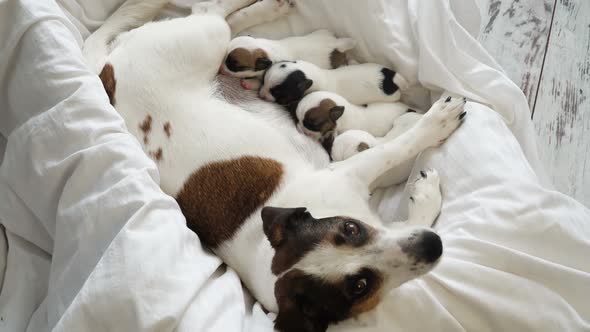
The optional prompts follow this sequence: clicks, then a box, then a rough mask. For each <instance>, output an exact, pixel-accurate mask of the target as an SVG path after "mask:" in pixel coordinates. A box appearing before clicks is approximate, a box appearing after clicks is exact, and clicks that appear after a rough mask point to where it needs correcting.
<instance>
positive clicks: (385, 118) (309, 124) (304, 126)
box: [295, 91, 416, 139]
mask: <svg viewBox="0 0 590 332" xmlns="http://www.w3.org/2000/svg"><path fill="white" fill-rule="evenodd" d="M406 112H416V111H414V110H413V109H411V108H409V107H408V106H407V105H405V104H403V103H401V102H393V103H371V104H366V105H363V106H357V105H354V104H351V103H349V102H348V101H347V100H346V99H345V98H343V97H342V96H340V95H337V94H335V93H333V92H327V91H316V92H312V93H310V94H308V95H306V96H305V97H303V99H301V101H300V102H299V104H298V105H297V109H296V111H295V117H296V121H297V129H298V130H299V131H300V132H302V133H304V134H306V135H307V136H310V137H313V138H315V139H320V138H322V137H325V136H326V135H328V134H331V133H332V134H334V136H338V135H340V134H341V133H343V132H345V131H347V130H351V129H358V130H363V131H366V132H368V133H369V134H371V135H374V136H378V137H382V136H385V135H386V134H387V133H388V132H389V131H390V130H391V128H392V126H393V122H394V121H395V119H397V118H398V117H399V116H400V115H402V114H404V113H406Z"/></svg>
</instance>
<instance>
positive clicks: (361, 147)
mask: <svg viewBox="0 0 590 332" xmlns="http://www.w3.org/2000/svg"><path fill="white" fill-rule="evenodd" d="M421 117H422V114H419V113H415V112H404V113H403V114H401V115H400V116H399V117H398V118H396V119H395V120H394V121H393V123H392V128H391V130H390V131H389V132H388V133H387V134H386V135H385V136H384V137H375V136H373V135H372V134H370V133H368V132H366V131H363V130H357V129H352V130H348V131H345V132H343V133H342V134H340V135H338V136H336V137H335V139H334V143H333V145H332V150H331V151H330V156H331V158H332V160H334V161H341V160H346V159H348V158H351V157H352V156H355V155H357V154H359V153H361V152H363V151H365V150H368V149H372V148H374V147H376V146H378V145H382V144H385V143H387V142H389V141H391V140H393V139H395V138H397V137H398V136H400V135H401V134H403V133H405V132H406V131H408V130H409V129H410V128H412V127H413V126H414V125H415V124H416V123H417V122H418V121H419V120H420V118H421ZM415 160H416V158H410V159H408V160H407V161H405V162H403V163H402V164H400V165H398V166H396V167H394V168H392V169H390V170H389V171H387V172H386V173H384V174H383V175H381V176H380V177H379V178H377V180H375V182H373V183H372V184H371V187H370V189H371V191H372V190H373V189H376V188H387V187H389V186H391V185H395V184H400V183H402V182H404V181H406V180H407V179H408V177H409V176H410V173H411V172H412V167H413V166H414V162H415Z"/></svg>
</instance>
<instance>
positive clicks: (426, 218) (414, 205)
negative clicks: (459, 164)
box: [408, 169, 442, 227]
mask: <svg viewBox="0 0 590 332" xmlns="http://www.w3.org/2000/svg"><path fill="white" fill-rule="evenodd" d="M441 204H442V195H441V192H440V177H439V175H438V172H437V171H436V170H434V169H429V170H422V171H420V174H419V176H418V178H417V179H416V180H415V181H414V183H412V184H411V185H410V202H409V206H408V223H410V224H412V225H416V226H424V227H431V226H432V225H433V224H434V221H435V220H436V217H438V215H439V213H440V208H441Z"/></svg>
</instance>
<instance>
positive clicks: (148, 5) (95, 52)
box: [83, 0, 170, 73]
mask: <svg viewBox="0 0 590 332" xmlns="http://www.w3.org/2000/svg"><path fill="white" fill-rule="evenodd" d="M169 1H170V0H127V1H125V3H123V4H122V5H121V7H119V8H118V9H117V10H116V11H115V12H114V13H113V14H112V15H111V16H110V17H109V18H108V19H107V20H106V21H105V22H104V24H103V25H102V26H101V27H100V28H98V30H96V31H95V32H94V33H93V34H92V35H90V36H89V37H88V38H87V39H86V41H85V42H84V50H83V53H84V57H85V58H86V63H87V64H88V66H89V67H90V68H92V70H93V71H94V72H96V73H99V72H100V71H101V70H102V67H103V66H104V64H105V60H106V58H107V56H108V55H109V53H110V51H111V49H110V47H109V45H110V43H111V42H112V41H113V40H114V39H115V38H116V37H117V36H118V35H119V34H121V33H122V32H125V31H129V30H131V29H134V28H137V27H139V26H141V25H143V24H144V23H146V22H148V21H150V20H152V19H153V18H154V17H155V16H156V15H157V14H158V12H159V11H160V9H162V7H164V6H165V5H166V4H167V3H168V2H169Z"/></svg>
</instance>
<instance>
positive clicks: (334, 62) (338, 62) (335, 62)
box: [330, 49, 348, 69]
mask: <svg viewBox="0 0 590 332" xmlns="http://www.w3.org/2000/svg"><path fill="white" fill-rule="evenodd" d="M347 64H348V59H347V58H346V53H344V52H340V51H338V50H337V49H334V50H333V51H332V53H330V65H331V66H332V69H336V68H338V67H342V66H345V65H347Z"/></svg>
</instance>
